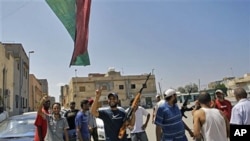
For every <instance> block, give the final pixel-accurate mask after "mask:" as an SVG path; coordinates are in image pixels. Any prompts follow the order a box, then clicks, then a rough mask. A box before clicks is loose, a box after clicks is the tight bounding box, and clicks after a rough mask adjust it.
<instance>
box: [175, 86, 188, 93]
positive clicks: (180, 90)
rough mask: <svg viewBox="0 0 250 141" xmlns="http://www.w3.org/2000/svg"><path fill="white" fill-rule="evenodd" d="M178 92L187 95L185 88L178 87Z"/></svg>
mask: <svg viewBox="0 0 250 141" xmlns="http://www.w3.org/2000/svg"><path fill="white" fill-rule="evenodd" d="M177 90H178V91H179V92H180V93H185V92H186V90H185V88H183V87H178V88H177Z"/></svg>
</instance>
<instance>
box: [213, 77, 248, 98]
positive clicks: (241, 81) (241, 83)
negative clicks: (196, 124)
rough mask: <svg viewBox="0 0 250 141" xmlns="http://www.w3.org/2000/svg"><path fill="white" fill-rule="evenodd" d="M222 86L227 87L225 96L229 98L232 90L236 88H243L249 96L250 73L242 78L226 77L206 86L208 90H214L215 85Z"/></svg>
mask: <svg viewBox="0 0 250 141" xmlns="http://www.w3.org/2000/svg"><path fill="white" fill-rule="evenodd" d="M218 84H224V85H225V86H226V87H227V89H228V90H227V94H228V95H229V96H234V95H233V89H234V88H236V87H242V88H244V89H245V90H246V91H247V92H248V93H249V94H250V73H247V74H244V76H243V77H239V78H235V77H227V78H223V79H222V80H220V81H214V82H211V83H209V84H208V88H209V89H214V88H215V86H216V85H218Z"/></svg>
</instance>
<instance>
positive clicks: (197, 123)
mask: <svg viewBox="0 0 250 141" xmlns="http://www.w3.org/2000/svg"><path fill="white" fill-rule="evenodd" d="M200 114H201V111H200V110H196V111H194V113H193V118H194V125H193V128H194V137H195V138H196V139H201V133H200V130H201V125H200V123H201V122H200Z"/></svg>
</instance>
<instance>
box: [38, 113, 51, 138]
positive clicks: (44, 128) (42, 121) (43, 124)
mask: <svg viewBox="0 0 250 141" xmlns="http://www.w3.org/2000/svg"><path fill="white" fill-rule="evenodd" d="M42 112H43V113H45V114H49V111H46V110H45V109H42ZM34 125H35V126H36V131H35V136H34V141H40V139H39V136H38V129H37V126H41V127H42V138H43V139H44V138H45V136H46V133H47V120H46V119H44V118H43V117H42V116H40V115H39V114H37V117H36V120H35V123H34Z"/></svg>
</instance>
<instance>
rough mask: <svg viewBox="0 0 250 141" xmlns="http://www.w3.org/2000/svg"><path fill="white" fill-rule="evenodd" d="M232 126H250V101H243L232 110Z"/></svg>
mask: <svg viewBox="0 0 250 141" xmlns="http://www.w3.org/2000/svg"><path fill="white" fill-rule="evenodd" d="M230 124H238V125H250V101H249V100H248V99H246V98H244V99H241V100H240V101H239V102H238V103H237V104H236V105H235V106H234V107H233V109H232V114H231V120H230Z"/></svg>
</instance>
